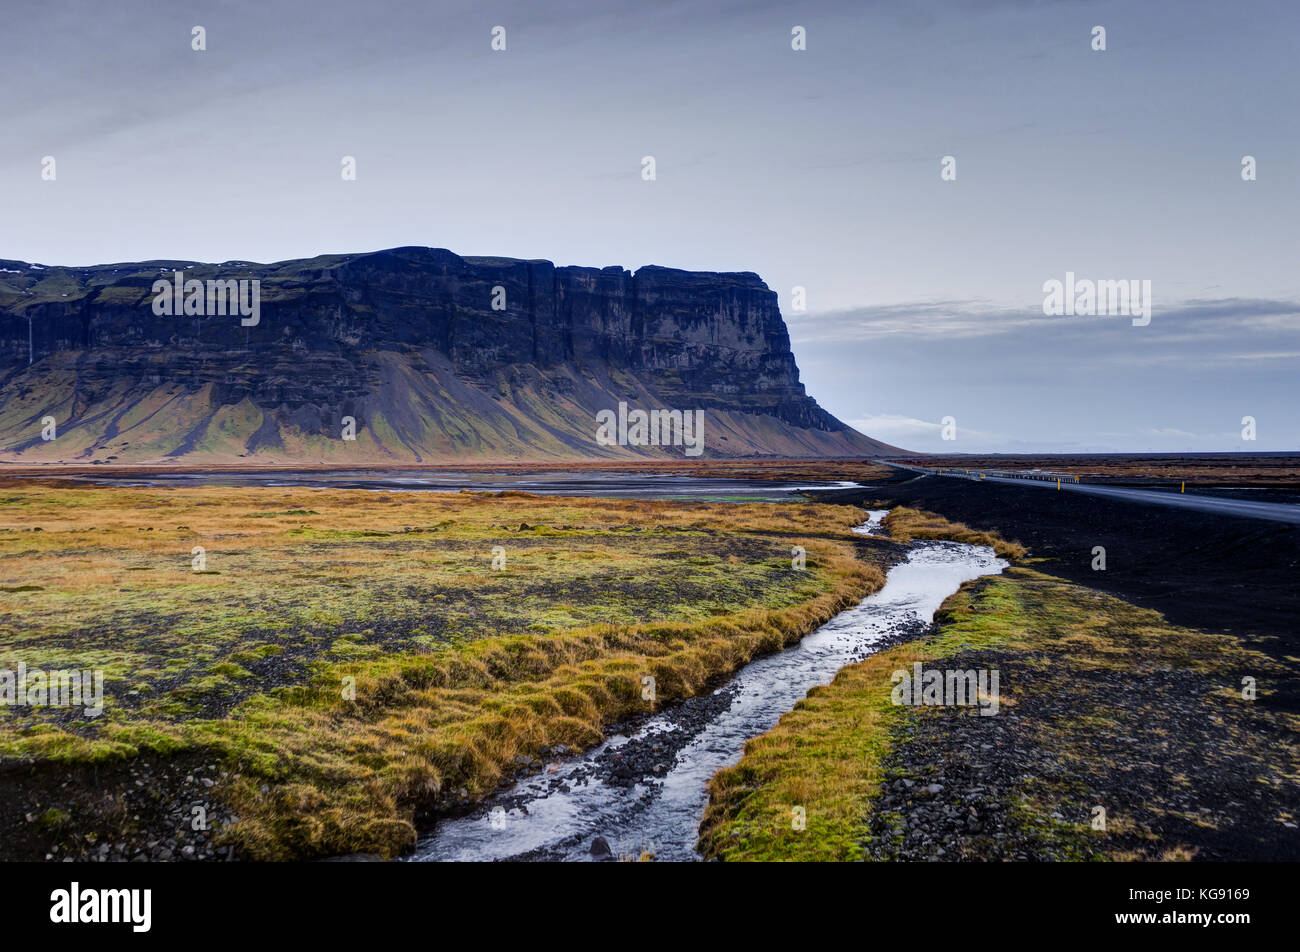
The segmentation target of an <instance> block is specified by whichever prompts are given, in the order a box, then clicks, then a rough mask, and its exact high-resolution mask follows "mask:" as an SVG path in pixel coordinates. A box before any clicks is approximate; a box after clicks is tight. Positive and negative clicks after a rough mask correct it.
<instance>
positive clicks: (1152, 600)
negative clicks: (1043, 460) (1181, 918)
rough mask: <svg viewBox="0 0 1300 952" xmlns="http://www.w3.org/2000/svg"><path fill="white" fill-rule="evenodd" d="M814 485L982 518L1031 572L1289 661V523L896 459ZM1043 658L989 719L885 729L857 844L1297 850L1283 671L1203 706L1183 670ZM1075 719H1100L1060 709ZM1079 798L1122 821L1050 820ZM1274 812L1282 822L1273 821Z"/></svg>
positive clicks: (1022, 851)
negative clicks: (1105, 831)
mask: <svg viewBox="0 0 1300 952" xmlns="http://www.w3.org/2000/svg"><path fill="white" fill-rule="evenodd" d="M817 498H818V499H822V500H826V501H832V500H833V501H834V502H838V503H845V502H852V503H857V504H860V505H868V504H871V505H873V507H874V506H875V505H877V504H880V503H887V504H889V505H905V506H910V507H913V508H918V509H925V510H929V511H931V512H937V513H940V514H942V515H944V516H946V517H947V518H949V519H951V520H954V521H960V522H964V523H966V524H967V525H969V526H972V527H973V528H977V529H982V530H987V531H995V532H997V533H999V534H1000V535H1002V536H1003V537H1004V538H1008V539H1014V540H1016V541H1019V542H1021V543H1022V544H1024V545H1026V546H1027V547H1028V548H1029V550H1030V553H1029V555H1030V559H1031V560H1033V559H1035V558H1040V559H1042V560H1043V561H1034V562H1032V568H1033V569H1034V570H1036V571H1041V572H1044V573H1046V574H1049V575H1053V576H1057V577H1059V578H1062V579H1064V580H1067V581H1070V582H1073V583H1076V584H1079V585H1083V586H1087V587H1090V588H1093V589H1098V590H1101V591H1105V592H1107V593H1109V594H1112V595H1115V596H1117V597H1119V598H1122V599H1124V600H1125V601H1127V602H1130V603H1132V604H1134V605H1138V606H1141V607H1144V608H1150V609H1153V610H1156V611H1159V612H1161V613H1163V614H1164V615H1165V616H1166V618H1167V619H1168V620H1169V621H1170V622H1172V623H1173V624H1175V625H1179V626H1183V627H1187V628H1194V629H1200V630H1202V631H1210V632H1215V633H1226V634H1231V635H1233V636H1235V637H1237V638H1239V639H1240V642H1241V644H1242V646H1243V647H1248V648H1252V649H1254V650H1257V651H1261V652H1263V653H1265V654H1268V655H1269V656H1271V657H1273V658H1275V659H1277V660H1278V661H1279V663H1280V664H1282V665H1284V666H1285V668H1286V669H1288V670H1290V671H1291V672H1295V671H1296V670H1297V666H1296V664H1295V662H1294V661H1288V660H1286V656H1287V655H1291V656H1292V657H1294V656H1295V655H1296V654H1297V653H1300V652H1297V642H1298V641H1300V585H1297V579H1296V567H1297V564H1298V563H1300V529H1297V528H1295V527H1290V526H1287V525H1285V524H1278V523H1270V522H1264V521H1259V520H1248V519H1235V518H1231V517H1224V516H1210V515H1204V514H1198V513H1190V512H1186V511H1183V510H1178V509H1170V508H1163V507H1154V506H1142V505H1139V504H1135V503H1130V502H1126V501H1119V500H1114V501H1112V500H1106V499H1098V498H1095V497H1089V496H1082V495H1077V494H1074V493H1056V492H1052V491H1051V490H1044V489H1041V488H1037V487H1019V486H1007V485H997V484H993V485H990V484H987V483H976V482H969V481H965V480H956V479H943V478H940V477H920V478H917V477H912V476H910V475H909V476H906V477H903V478H898V479H893V480H886V481H882V482H880V483H876V484H872V485H871V486H870V487H868V488H865V489H859V490H844V491H835V492H830V493H818V494H817ZM1095 545H1101V546H1104V547H1105V549H1106V556H1107V568H1106V570H1105V571H1093V569H1092V568H1091V564H1092V547H1093V546H1095ZM985 585H987V580H984V581H983V582H981V583H976V591H977V592H978V591H979V590H980V589H982V588H983V587H984V586H985ZM1049 653H1050V651H1049ZM1032 660H1038V661H1040V662H1041V658H1039V659H1030V658H1027V657H1025V656H1017V655H1015V654H1001V653H995V652H978V653H973V654H971V655H969V656H968V655H959V656H957V657H954V658H952V659H949V660H948V661H946V662H945V664H946V665H949V666H952V667H957V668H980V667H986V668H1000V669H1001V670H1002V671H1003V673H1004V676H1006V677H1007V678H1008V682H1009V683H1011V682H1016V681H1020V682H1021V683H1022V684H1026V683H1027V684H1033V677H1032V666H1031V665H1026V662H1028V661H1032ZM1051 670H1052V672H1053V677H1051V678H1048V679H1047V681H1049V682H1051V683H1050V685H1049V684H1047V683H1043V684H1041V685H1038V684H1034V685H1033V687H1032V688H1031V689H1028V690H1022V691H1020V692H1018V693H1017V696H1016V697H1017V703H1016V705H1015V706H1014V707H1008V708H1007V709H1005V710H1004V711H1003V712H1002V714H1001V716H998V717H991V718H981V717H977V716H968V713H967V712H966V711H964V710H963V709H945V708H928V709H926V710H925V711H924V715H925V716H921V717H918V718H916V719H914V720H912V721H910V722H908V723H907V724H906V725H905V726H903V727H902V728H900V729H899V731H898V733H896V734H895V736H894V737H893V738H892V741H891V751H890V753H889V754H888V755H887V757H886V760H885V762H884V767H885V778H884V781H883V782H882V786H881V790H880V793H879V794H878V796H877V797H876V798H875V799H874V800H873V803H872V808H871V821H870V824H871V826H870V833H871V840H870V842H869V843H868V844H867V845H866V848H867V853H868V855H869V856H871V857H872V858H874V859H895V860H899V859H901V860H932V861H933V860H940V861H943V860H971V859H982V860H989V859H1010V860H1054V859H1087V858H1094V857H1096V858H1101V857H1102V856H1103V855H1114V853H1111V852H1110V851H1118V853H1119V854H1120V855H1125V856H1129V857H1144V858H1148V859H1158V858H1165V854H1164V853H1163V850H1164V849H1165V848H1166V847H1168V846H1171V845H1174V846H1186V847H1190V849H1191V855H1192V856H1193V858H1195V859H1199V860H1243V859H1250V860H1297V859H1300V832H1298V830H1297V825H1296V822H1297V817H1300V786H1297V784H1296V783H1295V782H1294V780H1291V779H1289V775H1290V772H1291V765H1292V764H1293V758H1290V757H1288V754H1287V753H1286V752H1287V751H1288V750H1291V749H1293V745H1294V743H1295V734H1294V731H1293V730H1292V729H1291V728H1290V727H1289V725H1288V724H1287V716H1288V715H1289V714H1293V713H1294V712H1296V710H1297V696H1298V693H1300V692H1298V691H1297V684H1298V682H1300V679H1297V678H1295V677H1292V678H1290V679H1288V680H1285V681H1283V682H1282V683H1280V684H1275V685H1274V688H1275V689H1274V690H1273V691H1271V692H1270V693H1268V694H1261V695H1260V697H1259V699H1258V700H1257V701H1256V702H1254V704H1255V705H1258V707H1257V708H1256V707H1254V705H1250V706H1249V707H1248V708H1246V709H1243V710H1241V711H1240V712H1239V713H1233V714H1232V715H1231V716H1227V717H1220V716H1217V715H1215V716H1211V714H1212V713H1213V710H1212V708H1211V705H1210V704H1209V703H1207V702H1208V699H1209V695H1210V694H1211V693H1212V692H1213V691H1215V690H1219V689H1221V688H1222V685H1221V684H1216V683H1214V681H1213V680H1212V679H1211V680H1207V679H1206V678H1205V677H1203V676H1197V675H1195V674H1192V673H1189V672H1185V671H1179V670H1174V669H1170V668H1163V667H1161V668H1157V669H1155V670H1151V671H1141V672H1139V671H1115V670H1108V671H1091V670H1088V669H1087V668H1081V667H1078V666H1077V665H1072V664H1071V663H1070V662H1069V660H1068V658H1067V657H1066V655H1065V653H1064V652H1063V653H1062V654H1061V656H1059V657H1055V658H1054V661H1053V667H1052V669H1051ZM1022 678H1023V679H1027V680H1023V681H1022V680H1021V679H1022ZM1040 680H1041V679H1040ZM1062 685H1070V686H1071V687H1068V688H1063V687H1062ZM1252 709H1253V710H1252ZM1218 710H1221V708H1219V709H1218ZM1232 710H1233V711H1234V712H1235V711H1236V709H1232ZM1085 715H1087V716H1086V717H1085ZM1091 718H1096V719H1101V720H1104V721H1105V722H1107V723H1110V724H1113V725H1114V727H1112V728H1110V729H1107V730H1097V729H1094V728H1092V727H1086V728H1083V729H1075V727H1073V726H1072V725H1075V724H1079V723H1084V724H1087V723H1089V719H1091ZM1030 801H1034V805H1033V806H1031V805H1030ZM1098 804H1106V805H1110V807H1111V808H1112V811H1114V810H1115V809H1116V808H1118V809H1119V810H1121V812H1122V813H1123V815H1124V816H1125V819H1126V821H1127V823H1128V826H1127V827H1126V828H1124V829H1122V830H1112V835H1111V836H1108V837H1106V842H1105V843H1104V845H1103V843H1101V842H1098V841H1097V840H1096V839H1094V838H1093V837H1090V836H1088V835H1087V834H1076V835H1065V836H1063V835H1062V829H1063V826H1062V825H1063V824H1069V825H1073V826H1074V827H1075V829H1078V828H1079V827H1080V826H1082V827H1083V828H1084V829H1086V824H1087V823H1088V821H1089V819H1090V811H1091V807H1092V806H1093V805H1098ZM1284 815H1286V816H1289V817H1290V821H1289V822H1279V817H1282V818H1283V819H1285V816H1284ZM1116 833H1118V834H1119V835H1116ZM1103 850H1105V851H1106V852H1105V853H1103ZM1177 855H1178V854H1175V856H1177Z"/></svg>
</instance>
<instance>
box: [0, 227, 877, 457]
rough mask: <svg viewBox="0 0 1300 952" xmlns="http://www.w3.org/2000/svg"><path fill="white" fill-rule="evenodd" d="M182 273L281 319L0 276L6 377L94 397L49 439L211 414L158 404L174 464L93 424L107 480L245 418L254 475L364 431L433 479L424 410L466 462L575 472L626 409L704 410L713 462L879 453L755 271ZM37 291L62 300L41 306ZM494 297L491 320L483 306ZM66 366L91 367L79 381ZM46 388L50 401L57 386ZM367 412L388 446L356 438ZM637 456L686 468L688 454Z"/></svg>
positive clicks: (131, 291)
mask: <svg viewBox="0 0 1300 952" xmlns="http://www.w3.org/2000/svg"><path fill="white" fill-rule="evenodd" d="M183 267H184V279H185V280H199V281H204V282H206V281H215V280H249V279H255V280H258V281H260V282H261V295H262V299H263V300H264V301H265V300H266V299H267V298H268V297H272V296H273V297H274V300H275V303H274V305H273V306H270V305H268V306H267V307H264V308H263V309H262V312H261V314H260V321H259V323H258V324H257V325H256V326H252V327H244V326H241V323H240V319H239V317H238V316H209V317H205V318H203V319H202V321H200V322H198V327H197V329H196V322H195V321H194V320H192V319H187V318H184V317H173V316H170V315H155V314H154V313H153V308H152V303H153V300H154V293H153V291H152V284H153V281H154V280H156V279H159V278H160V277H162V278H165V279H171V278H172V277H173V272H172V269H171V268H168V267H159V265H158V263H157V262H153V263H151V264H150V265H147V266H146V265H127V266H123V265H113V266H107V265H101V266H92V267H85V268H82V267H78V268H63V267H57V266H55V267H49V268H45V269H36V268H33V267H31V266H30V265H27V264H25V263H23V262H13V261H0V268H3V269H4V270H5V271H6V272H9V273H7V274H5V275H4V277H5V284H6V285H7V286H8V287H10V288H11V289H12V290H13V292H14V293H12V294H11V295H10V296H8V297H7V298H6V299H5V301H4V303H3V304H0V373H15V372H19V371H22V372H24V373H25V374H27V379H28V380H29V385H30V386H33V387H37V388H39V387H41V386H42V383H41V375H42V374H53V373H56V372H59V373H62V372H64V371H62V370H61V369H58V368H63V367H70V368H75V369H72V370H70V371H68V372H70V373H72V374H74V377H73V378H72V379H71V380H70V381H68V382H67V384H64V385H63V386H72V387H75V388H76V390H77V392H80V393H85V394H87V395H88V397H87V400H86V404H85V406H84V407H81V406H79V408H78V412H77V413H76V415H74V416H73V417H71V418H70V419H69V420H68V421H67V422H66V423H64V424H63V425H65V426H68V427H73V426H77V425H78V424H79V423H80V422H81V421H83V420H103V419H110V418H116V417H118V416H120V414H121V413H123V412H124V411H126V410H128V409H130V408H131V407H132V406H137V405H143V404H145V403H146V402H147V401H149V400H150V399H151V398H152V397H154V396H156V395H157V394H158V393H159V392H162V391H166V392H168V393H173V392H174V391H175V389H176V388H179V389H180V391H182V392H183V393H184V394H185V395H190V396H192V395H194V394H197V393H204V394H205V397H206V399H204V400H194V401H189V400H186V399H184V398H183V397H182V396H181V395H180V394H179V393H178V394H177V396H176V397H174V398H173V399H172V400H171V403H170V405H171V406H174V407H177V408H178V409H177V410H176V413H178V414H180V415H179V416H177V417H176V418H175V419H173V420H171V421H169V426H168V431H169V432H170V433H172V434H173V437H172V439H173V442H172V444H170V445H164V446H159V447H155V446H154V445H153V444H148V443H142V444H141V445H140V446H139V447H137V446H136V445H135V444H134V443H132V444H131V445H129V446H126V447H122V446H120V445H119V443H120V441H118V440H115V436H114V434H115V433H116V430H115V428H113V427H108V428H107V429H105V428H104V427H103V426H102V425H100V426H99V427H98V428H94V427H91V428H88V430H87V435H88V438H90V440H91V443H90V444H89V445H88V446H87V447H86V450H85V455H90V454H93V453H95V452H97V451H108V450H110V448H111V451H112V452H113V453H115V454H117V455H119V456H120V460H119V461H120V462H131V461H132V460H133V459H135V458H139V456H140V454H146V453H147V454H149V455H150V457H151V458H152V457H153V456H156V455H157V454H158V453H163V454H165V455H169V456H171V458H172V460H173V461H174V462H178V463H180V462H184V461H185V458H186V454H187V453H189V452H190V449H191V447H190V445H189V444H188V443H187V442H186V439H187V434H190V433H191V432H193V431H194V430H195V427H196V426H198V425H199V424H200V423H203V422H206V421H207V420H209V419H210V418H211V417H212V416H214V415H215V416H220V415H221V414H222V413H223V408H234V407H237V406H238V407H241V408H243V409H241V411H240V412H253V411H254V410H256V411H257V413H258V414H260V416H261V419H262V423H261V426H260V427H258V428H257V429H256V431H254V432H250V433H248V434H247V435H246V436H245V437H244V438H243V439H244V445H243V447H236V448H233V449H232V450H231V452H232V453H233V452H236V451H237V450H239V449H242V450H243V455H245V456H246V457H248V458H249V459H250V460H256V459H257V457H258V456H259V455H261V454H262V453H265V452H270V453H274V454H275V455H276V456H277V457H283V453H284V450H285V448H286V447H289V446H294V445H298V444H300V443H301V442H303V439H304V438H307V437H320V436H329V437H332V438H333V439H332V440H327V441H324V443H322V442H321V441H320V440H312V441H310V442H311V443H312V445H313V449H312V453H313V457H312V458H313V460H315V459H316V457H317V455H318V451H319V452H324V453H326V454H327V455H328V454H331V453H336V454H338V457H339V458H345V457H346V458H347V459H348V460H355V453H356V447H357V446H358V445H362V444H361V443H355V444H353V443H346V442H344V441H343V440H340V439H339V433H340V426H341V420H342V419H343V417H344V416H352V417H354V418H355V419H356V427H357V436H358V440H359V441H360V440H361V439H362V435H363V432H364V435H365V437H366V438H367V439H368V440H371V441H374V443H375V444H376V446H377V452H381V453H385V454H391V455H390V456H386V457H385V458H386V459H392V460H410V461H414V460H416V459H421V458H423V459H429V458H431V457H434V456H436V455H437V454H438V450H439V449H440V448H442V447H444V446H445V445H446V440H445V437H446V433H445V431H443V430H442V429H441V428H440V427H438V426H437V424H435V423H433V422H431V421H430V414H428V413H425V412H422V408H426V407H441V406H443V405H444V404H445V403H446V400H447V395H448V394H453V395H455V396H454V397H453V398H452V399H453V400H455V401H456V402H457V406H456V407H455V408H454V409H455V416H456V417H457V418H458V419H461V420H463V421H464V422H465V423H466V424H467V426H468V429H469V430H470V432H469V433H464V431H463V430H462V431H458V432H459V433H460V434H461V438H460V439H458V440H457V444H454V445H458V444H460V443H463V444H464V445H467V446H468V445H474V444H475V443H476V442H477V441H476V440H475V439H473V437H474V436H475V435H478V434H481V435H482V437H483V439H485V440H487V442H489V443H490V444H491V445H493V446H495V447H496V449H497V451H498V452H501V453H503V454H507V455H509V454H512V453H516V452H519V451H521V450H525V449H528V450H535V449H537V447H536V446H534V445H532V444H531V443H529V442H528V441H527V440H526V439H525V438H523V437H519V438H518V439H517V440H516V441H515V442H513V443H512V442H509V441H507V442H505V443H503V442H501V441H502V440H503V439H507V438H506V437H505V434H507V433H510V434H513V433H519V432H521V431H526V430H529V429H532V430H535V431H536V432H538V433H543V434H554V435H548V436H547V437H544V438H542V439H543V442H544V444H545V448H547V449H549V450H551V451H552V452H560V453H565V452H567V453H569V454H571V455H574V456H577V455H582V454H585V453H589V452H590V450H591V448H592V444H593V443H594V440H595V422H594V420H595V414H596V412H598V411H600V410H603V409H613V410H617V406H618V403H619V400H620V399H622V400H626V401H627V402H628V405H629V408H632V409H635V408H637V407H638V405H645V408H647V409H649V408H653V407H655V406H660V407H667V408H675V409H682V410H685V409H695V408H698V409H701V410H703V411H704V412H705V414H706V421H707V414H708V413H709V411H717V412H726V413H727V414H728V418H729V427H730V432H729V434H728V435H729V439H728V440H727V441H725V442H723V441H721V440H720V436H719V435H717V431H716V430H714V431H712V435H711V432H710V429H709V428H708V426H707V423H706V429H705V436H706V438H711V440H712V442H710V444H709V448H710V450H711V451H714V452H717V453H719V454H722V455H751V454H762V453H776V452H788V447H789V446H790V445H795V444H797V445H799V446H800V447H802V448H803V449H802V450H801V452H802V453H803V454H805V455H809V456H815V455H819V454H821V455H834V456H860V455H871V454H874V453H876V452H879V451H881V450H887V449H890V448H887V447H885V446H884V445H883V444H880V443H877V442H876V441H874V440H870V439H868V438H867V437H864V436H862V435H861V434H859V433H857V432H855V431H854V430H852V429H850V428H849V427H847V426H846V425H845V424H844V423H842V422H840V421H839V420H837V419H836V418H835V417H833V416H831V415H830V414H829V413H827V412H826V411H825V410H824V409H822V408H821V407H820V406H818V404H817V403H816V401H815V400H813V398H812V397H810V396H808V394H807V393H806V392H805V390H804V386H803V384H802V383H800V381H799V370H798V367H797V365H796V363H795V358H794V354H793V353H792V351H791V349H790V335H789V332H788V330H787V328H786V325H785V322H784V321H783V320H782V317H781V312H780V308H779V305H778V298H777V294H776V292H774V291H772V290H771V289H770V288H768V286H767V285H766V284H764V283H763V281H762V279H761V278H759V276H758V275H756V274H753V273H750V272H732V273H719V272H696V271H678V270H674V269H671V268H661V267H655V266H652V265H651V266H646V267H643V268H640V269H639V270H637V271H636V272H635V273H633V272H631V271H627V270H625V269H623V268H621V267H607V268H590V267H556V266H555V265H554V264H552V263H551V262H549V261H539V260H533V261H522V260H516V259H510V258H463V257H460V256H458V255H455V254H453V253H452V252H450V251H446V250H442V249H436V248H413V247H408V248H393V249H389V250H386V251H377V252H373V253H368V254H349V255H337V256H328V257H323V258H314V259H310V260H297V261H282V262H278V263H274V264H266V265H261V264H259V265H251V264H240V263H227V264H224V265H216V264H198V265H190V264H186V265H184V266H183ZM38 285H42V286H44V287H51V286H57V287H59V288H61V289H64V290H62V291H61V292H60V294H59V295H58V296H50V295H48V294H45V293H42V289H41V287H38ZM498 287H499V288H502V289H503V290H504V292H505V309H504V310H499V309H494V308H493V306H492V302H493V297H494V288H498ZM28 292H32V293H28ZM65 294H66V296H64V295H65ZM29 317H30V318H31V330H32V342H33V349H34V352H35V358H36V363H35V365H34V366H33V367H32V368H31V369H28V366H27V363H28V353H27V351H28V318H29ZM56 354H57V355H59V357H60V360H59V362H58V363H57V364H56V365H55V366H53V367H50V368H49V369H45V365H44V364H42V361H43V360H44V359H45V358H47V357H51V356H53V355H56ZM74 354H82V355H84V356H85V358H86V359H84V360H81V361H73V360H72V359H71V358H72V356H73V355H74ZM611 378H616V379H619V380H620V383H619V384H618V385H617V386H615V385H613V384H611V383H608V381H609V380H610V379H611ZM123 380H129V381H131V383H130V385H128V386H122V385H121V382H122V381H123ZM502 381H509V388H508V390H506V391H503V390H502V389H501V387H502V386H503V384H502ZM602 381H605V382H604V383H602ZM45 385H46V386H48V387H51V388H53V387H54V386H55V384H54V381H53V380H52V379H51V380H50V381H49V382H47V384H45ZM509 394H514V395H517V396H516V397H515V398H514V401H513V406H512V407H510V408H506V407H502V406H501V405H500V404H499V403H498V402H497V401H499V400H501V399H502V398H503V396H507V395H509ZM191 403H192V404H193V409H185V408H187V407H189V406H190V405H191ZM535 406H545V407H547V410H546V414H545V415H539V414H538V412H537V411H536V410H534V409H533V407H535ZM566 408H567V409H566ZM381 414H382V416H383V418H384V423H385V426H384V427H383V428H382V429H380V430H372V429H370V422H371V421H372V420H374V419H375V418H377V417H378V416H380V415H381ZM61 422H62V421H61ZM521 423H522V426H521ZM29 443H30V433H29V432H28V427H27V424H26V423H25V422H23V420H22V419H21V418H20V417H19V416H14V419H13V421H12V422H11V421H9V420H7V419H6V420H4V421H0V444H2V445H5V446H10V447H26V446H27V445H28V444H29ZM614 452H616V453H617V452H620V451H619V450H618V448H615V449H614ZM645 452H646V453H654V454H655V455H672V456H679V455H680V454H681V453H682V449H681V448H680V447H665V448H663V449H658V448H655V449H650V448H646V450H645ZM172 454H176V455H172ZM17 455H19V456H21V455H22V451H18V453H17ZM626 455H629V456H632V455H638V454H637V452H636V451H635V450H629V451H628V452H627V453H626Z"/></svg>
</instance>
